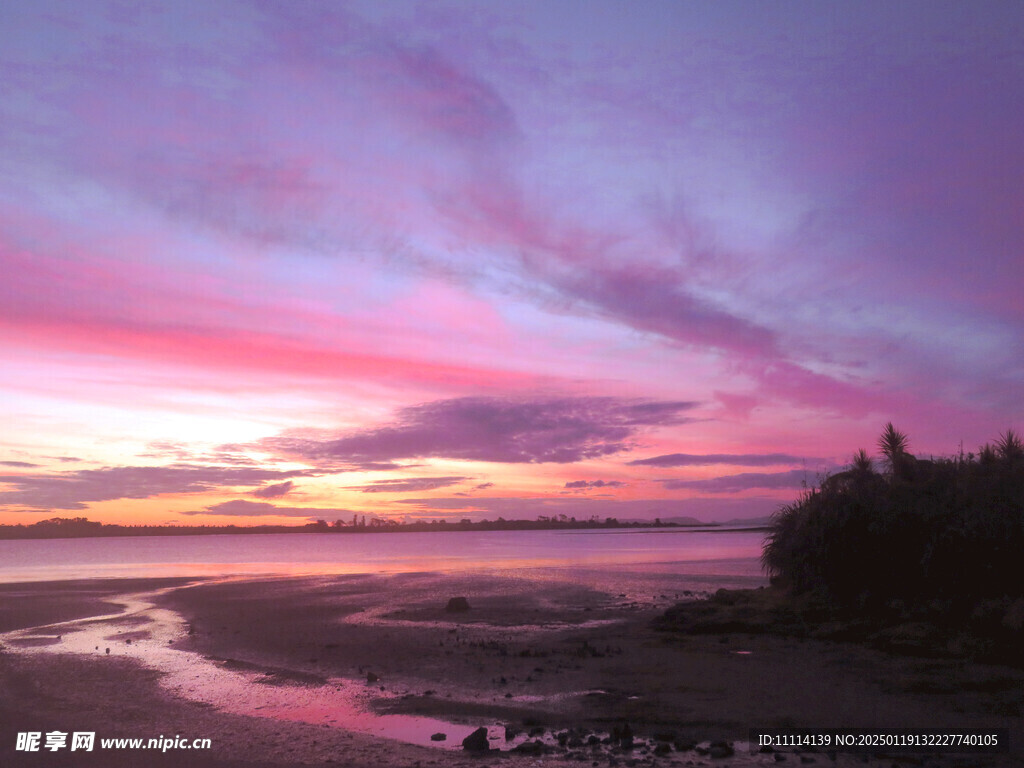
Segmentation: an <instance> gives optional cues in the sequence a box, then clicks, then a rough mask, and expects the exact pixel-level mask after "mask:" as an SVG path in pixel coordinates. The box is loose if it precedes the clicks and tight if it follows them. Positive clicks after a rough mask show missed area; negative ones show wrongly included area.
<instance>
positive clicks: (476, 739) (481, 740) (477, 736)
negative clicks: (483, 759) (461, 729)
mask: <svg viewBox="0 0 1024 768" xmlns="http://www.w3.org/2000/svg"><path fill="white" fill-rule="evenodd" d="M462 748H463V749H465V750H467V751H469V752H486V751H488V750H489V749H490V748H491V745H490V743H489V742H488V741H487V729H486V728H477V729H476V730H475V731H473V732H472V733H471V734H469V736H467V737H466V738H464V739H463V740H462Z"/></svg>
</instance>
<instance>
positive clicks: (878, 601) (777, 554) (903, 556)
mask: <svg viewBox="0 0 1024 768" xmlns="http://www.w3.org/2000/svg"><path fill="white" fill-rule="evenodd" d="M879 448H880V449H881V452H882V455H883V458H882V462H881V466H880V467H879V468H877V469H876V467H875V466H874V465H873V463H872V461H871V459H870V458H869V457H868V456H867V454H866V452H865V451H863V450H861V451H859V452H858V453H857V454H856V455H855V456H854V461H853V464H852V466H851V468H850V469H848V470H847V471H845V472H841V473H839V474H837V475H834V476H832V477H828V478H826V479H825V480H824V481H823V482H822V483H821V484H820V487H818V488H815V489H812V490H810V491H808V492H806V493H805V494H804V495H803V497H802V498H801V499H799V500H798V501H796V502H795V503H793V504H791V505H788V506H785V507H783V508H782V509H780V510H779V511H778V512H776V514H775V515H774V517H773V520H772V525H771V529H770V532H769V535H768V538H767V540H766V542H765V547H764V553H763V557H762V562H763V564H764V566H765V569H766V570H767V572H768V574H769V575H770V576H771V577H772V579H773V581H774V582H775V583H777V584H779V585H781V586H782V587H784V588H786V589H788V590H789V591H791V592H792V593H794V594H797V595H799V594H818V595H820V596H822V597H825V598H826V599H828V600H829V601H830V602H832V603H833V604H835V605H838V606H842V607H844V608H851V609H856V610H859V611H873V612H885V611H895V610H899V611H902V612H903V613H904V614H906V613H907V612H910V611H913V610H919V611H920V610H925V609H930V610H931V611H932V612H945V613H947V614H949V615H960V616H961V617H963V618H964V619H965V620H968V621H971V622H984V621H986V620H987V619H986V611H987V612H988V613H991V614H992V617H990V618H993V620H996V619H997V620H998V621H1000V622H1002V623H1004V624H1007V622H1009V623H1008V624H1007V627H1010V625H1012V624H1014V623H1020V622H1022V621H1024V615H1021V616H1017V615H1016V614H1017V613H1022V611H1021V606H1022V605H1024V603H1022V602H1021V600H1020V598H1021V597H1024V444H1022V442H1021V439H1020V438H1019V437H1018V436H1017V435H1016V434H1015V433H1014V432H1013V431H1012V430H1010V431H1007V432H1006V433H1005V434H1003V435H1002V436H1001V437H1000V439H999V440H998V441H997V442H996V444H995V445H986V446H984V447H983V448H982V449H981V450H980V452H979V453H978V454H977V455H974V454H966V455H965V454H963V453H962V452H961V454H960V455H959V456H956V457H953V458H943V459H933V460H921V459H918V458H915V457H914V456H913V455H911V453H910V451H909V447H908V441H907V437H906V435H904V434H903V433H901V432H899V431H898V430H896V429H895V428H894V427H893V426H892V424H891V423H890V424H888V425H887V426H886V428H885V431H884V432H883V434H882V436H881V438H880V440H879Z"/></svg>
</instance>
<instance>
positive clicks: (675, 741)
mask: <svg viewBox="0 0 1024 768" xmlns="http://www.w3.org/2000/svg"><path fill="white" fill-rule="evenodd" d="M523 733H524V729H520V728H517V727H515V726H505V741H506V742H510V741H515V740H517V739H519V738H520V737H522V736H523ZM431 738H433V739H434V740H435V741H442V740H444V738H446V737H445V736H444V734H435V735H434V736H433V737H431ZM462 747H463V749H465V750H466V751H468V752H476V753H480V752H488V751H491V744H490V741H489V739H488V733H487V729H486V728H478V729H477V730H475V731H474V732H473V733H471V734H470V735H469V736H467V737H466V738H465V739H463V741H462ZM508 751H509V752H511V753H513V754H519V755H531V756H540V755H548V754H554V753H564V754H565V757H566V758H567V759H570V760H573V759H574V760H588V759H591V758H592V757H593V756H594V753H600V754H607V755H608V756H609V760H610V761H613V762H611V763H610V764H612V765H614V764H617V760H618V759H622V760H625V762H626V765H635V764H637V758H645V759H646V761H648V762H649V761H650V760H652V759H653V758H655V757H664V756H666V755H669V754H671V753H673V752H677V753H678V752H695V753H696V754H698V755H700V756H702V757H708V758H711V759H721V758H726V757H731V756H733V754H734V750H733V746H732V745H731V744H730V743H728V742H726V741H713V742H711V743H710V744H708V745H707V746H704V745H700V744H698V743H696V742H693V741H687V740H686V739H681V738H679V737H678V736H677V735H676V734H675V733H674V732H661V733H655V734H654V735H653V738H651V739H646V738H639V737H637V736H636V735H635V734H634V733H633V729H632V728H631V727H630V725H629V723H623V724H622V725H617V726H615V727H614V728H612V731H611V733H609V734H607V735H598V734H596V733H590V732H588V731H586V730H582V729H576V728H570V729H567V730H562V731H551V732H549V731H547V729H545V728H544V727H543V726H534V727H532V728H530V729H529V731H526V740H525V741H521V742H520V743H518V744H517V745H516V746H514V747H512V748H511V749H510V750H508ZM776 759H778V758H776Z"/></svg>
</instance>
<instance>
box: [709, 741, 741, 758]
mask: <svg viewBox="0 0 1024 768" xmlns="http://www.w3.org/2000/svg"><path fill="white" fill-rule="evenodd" d="M733 754H735V751H734V750H733V748H732V745H731V744H729V743H727V742H725V741H713V742H711V746H710V747H708V757H711V758H714V759H720V758H723V757H732V756H733Z"/></svg>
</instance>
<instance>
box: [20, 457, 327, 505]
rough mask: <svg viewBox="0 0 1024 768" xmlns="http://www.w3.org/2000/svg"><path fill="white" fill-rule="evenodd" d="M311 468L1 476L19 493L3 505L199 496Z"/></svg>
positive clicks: (119, 469) (182, 467)
mask: <svg viewBox="0 0 1024 768" xmlns="http://www.w3.org/2000/svg"><path fill="white" fill-rule="evenodd" d="M309 474H310V473H309V472H308V471H305V470H273V469H260V468H255V467H216V466H214V467H207V466H199V465H187V464H186V465H175V466H169V467H105V468H103V469H81V470H77V471H75V472H54V473H46V474H33V475H0V482H3V483H6V484H8V485H11V486H13V487H14V490H10V491H0V504H17V505H22V506H25V507H32V508H35V509H85V508H86V506H87V503H88V502H94V501H109V500H112V499H146V498H150V497H152V496H159V495H160V494H164V493H198V492H201V491H210V490H214V489H218V488H234V487H245V486H255V485H259V484H261V483H264V482H266V481H268V480H280V479H282V478H288V477H300V476H303V475H309Z"/></svg>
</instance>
